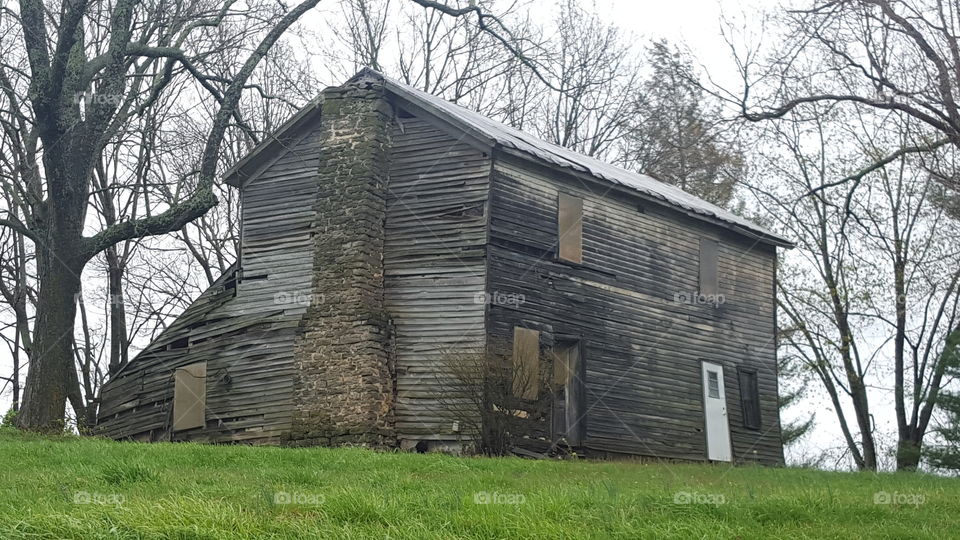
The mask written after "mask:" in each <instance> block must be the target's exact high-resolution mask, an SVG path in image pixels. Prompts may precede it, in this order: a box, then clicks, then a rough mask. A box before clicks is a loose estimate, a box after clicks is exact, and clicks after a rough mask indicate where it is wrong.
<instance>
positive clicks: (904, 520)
mask: <svg viewBox="0 0 960 540" xmlns="http://www.w3.org/2000/svg"><path fill="white" fill-rule="evenodd" d="M278 493H279V494H280V495H278ZM494 493H495V494H496V495H494ZM878 493H879V495H878ZM284 494H286V495H284ZM477 494H480V495H477ZM484 494H486V495H484ZM884 494H886V497H887V498H888V499H890V500H892V501H893V503H891V504H876V503H875V499H877V498H880V499H883V497H884ZM278 497H279V498H280V499H281V500H279V501H278V500H277V498H278ZM284 497H286V499H287V500H290V499H292V500H293V503H291V504H285V503H284V502H285V501H284V500H282V499H284ZM478 497H479V498H481V499H482V498H483V497H487V498H488V499H493V502H491V503H489V504H477V502H476V501H475V500H476V499H477V498H478ZM685 499H689V500H691V501H692V502H690V503H688V504H680V503H683V502H684V500H685ZM958 531H960V480H956V479H949V478H938V477H932V476H924V475H908V474H879V475H878V474H845V473H829V472H822V471H811V470H801V469H773V468H754V467H736V468H731V467H727V466H709V465H677V464H641V463H633V462H605V463H604V462H585V461H563V462H559V461H529V460H521V459H513V458H510V459H489V458H455V457H449V456H444V455H436V454H433V455H417V454H408V453H382V452H373V451H368V450H362V449H324V448H314V449H283V448H257V447H246V446H205V445H196V444H166V443H164V444H135V443H116V442H111V441H105V440H100V439H88V438H78V437H57V438H52V437H40V436H35V435H25V434H20V433H15V432H12V431H10V430H8V429H2V430H0V538H4V539H6V538H234V537H243V538H510V539H513V538H664V537H675V538H717V537H726V538H762V537H769V538H797V537H815V538H844V539H848V538H865V537H866V538H869V537H875V538H924V537H926V538H947V537H956V535H957V534H960V533H958Z"/></svg>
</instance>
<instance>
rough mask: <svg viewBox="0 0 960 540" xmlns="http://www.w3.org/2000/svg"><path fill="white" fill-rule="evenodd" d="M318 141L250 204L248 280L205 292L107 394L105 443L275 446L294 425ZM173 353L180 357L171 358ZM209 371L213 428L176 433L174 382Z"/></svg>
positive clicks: (246, 213) (286, 158) (263, 177)
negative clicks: (196, 369) (189, 371)
mask: <svg viewBox="0 0 960 540" xmlns="http://www.w3.org/2000/svg"><path fill="white" fill-rule="evenodd" d="M317 143H318V139H317V136H316V133H315V132H308V133H306V134H305V135H304V136H303V137H301V138H299V139H298V140H297V141H296V142H295V143H293V144H291V145H290V147H289V148H288V149H287V150H285V151H282V152H276V153H275V155H274V156H264V159H265V160H267V161H265V162H264V168H263V170H262V172H261V173H259V174H258V175H257V176H256V177H255V178H254V179H252V180H251V181H250V183H249V184H248V185H247V186H246V187H245V189H244V191H243V194H242V197H243V199H242V204H243V206H242V210H243V215H242V220H243V230H242V257H241V264H242V268H243V271H242V279H241V280H240V281H239V283H238V284H237V286H236V288H235V289H234V287H233V286H232V285H230V284H231V283H233V281H234V278H235V272H234V271H231V272H230V273H228V275H225V276H224V277H222V278H221V279H220V280H219V281H218V283H217V284H216V285H214V286H213V287H211V288H210V289H209V290H207V291H206V292H204V293H203V294H202V295H201V296H200V298H198V300H197V301H195V302H194V303H193V304H192V305H191V306H190V307H189V308H188V309H187V310H186V311H185V312H184V313H183V314H182V315H181V316H180V317H178V318H177V320H176V321H175V322H174V323H173V324H172V325H171V326H170V328H168V329H167V330H166V331H164V332H163V334H162V335H161V336H160V337H159V338H158V339H157V340H155V341H154V342H153V343H151V345H150V346H149V347H148V348H147V349H145V350H144V351H142V352H141V353H140V354H139V355H137V357H136V358H134V359H133V360H132V361H131V363H130V364H129V365H128V366H127V367H126V368H124V369H123V370H121V371H120V373H119V374H118V375H117V376H115V377H113V378H112V379H111V380H110V381H109V382H108V383H107V384H106V385H105V386H104V389H103V394H102V399H103V401H102V404H101V406H100V411H99V418H98V425H99V429H100V431H101V433H102V434H104V435H105V436H108V437H114V438H136V439H141V440H166V439H175V440H181V439H185V440H201V441H210V442H229V441H245V442H255V443H276V442H279V439H280V435H281V434H282V433H283V432H285V431H286V430H288V429H289V425H290V414H291V406H290V391H291V384H292V379H293V377H292V372H291V363H292V355H293V336H294V331H295V330H296V327H297V322H298V320H299V318H300V315H301V314H302V313H303V312H304V310H305V309H306V305H307V303H308V302H309V301H310V272H311V268H312V264H313V258H312V252H311V242H310V234H311V233H310V226H311V223H312V220H313V210H312V207H313V200H314V197H315V194H316V175H317V163H318V159H319V148H318V144H317ZM171 347H173V348H171ZM203 361H206V362H207V381H206V390H207V399H206V406H207V407H206V408H207V412H206V427H205V428H197V429H193V430H186V431H179V432H175V433H174V432H171V429H170V426H171V421H172V410H171V409H172V398H173V373H174V370H175V369H176V368H177V367H180V366H184V365H188V364H192V363H194V362H203Z"/></svg>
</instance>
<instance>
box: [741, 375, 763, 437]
mask: <svg viewBox="0 0 960 540" xmlns="http://www.w3.org/2000/svg"><path fill="white" fill-rule="evenodd" d="M737 374H738V376H739V378H740V405H741V407H742V408H743V426H744V427H746V428H749V429H760V389H759V387H758V385H757V372H756V371H755V370H752V369H743V368H741V369H739V370H737Z"/></svg>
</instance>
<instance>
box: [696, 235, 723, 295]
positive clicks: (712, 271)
mask: <svg viewBox="0 0 960 540" xmlns="http://www.w3.org/2000/svg"><path fill="white" fill-rule="evenodd" d="M717 251H718V244H717V241H716V240H713V239H711V238H701V239H700V291H699V293H700V296H716V295H717V294H718V293H719V292H720V283H719V272H718V271H717Z"/></svg>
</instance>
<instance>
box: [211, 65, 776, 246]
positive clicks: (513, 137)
mask: <svg viewBox="0 0 960 540" xmlns="http://www.w3.org/2000/svg"><path fill="white" fill-rule="evenodd" d="M370 79H373V80H377V81H382V83H383V85H384V88H385V89H386V91H387V92H389V93H392V94H394V95H396V96H398V97H400V98H402V99H403V100H405V101H408V102H409V103H411V104H413V105H415V106H417V107H419V108H421V109H423V110H424V111H426V112H427V113H429V114H432V115H434V116H436V117H437V118H439V119H440V120H445V121H447V122H448V123H450V124H452V125H453V126H454V127H457V128H459V129H462V130H464V131H466V132H468V133H471V134H472V135H474V136H477V137H478V138H480V139H481V140H482V139H486V140H487V142H489V143H491V144H492V145H496V146H499V147H502V148H503V149H505V150H507V151H508V152H510V153H512V154H517V155H520V156H521V157H529V158H532V159H534V160H537V161H540V162H544V163H547V164H549V165H553V166H556V167H560V168H564V169H569V170H571V171H574V172H578V173H582V174H586V175H589V176H592V177H594V178H597V179H600V180H604V181H607V182H611V183H613V184H615V185H618V186H621V187H625V188H629V189H631V190H634V191H637V192H639V193H641V194H643V195H645V196H646V198H649V199H653V200H656V201H660V202H662V203H664V204H666V205H668V206H673V207H676V208H678V209H681V210H683V211H686V212H687V213H689V214H692V215H694V216H700V217H703V218H706V219H708V220H710V221H719V222H721V224H725V225H727V226H728V227H729V228H731V229H734V230H738V231H739V232H741V233H746V234H748V235H751V236H756V237H759V239H760V240H763V241H765V242H768V243H772V244H776V245H780V246H786V247H792V246H793V242H791V241H790V240H787V239H786V238H783V237H781V236H779V235H777V234H775V233H773V232H771V231H769V230H767V229H765V228H763V227H761V226H759V225H757V224H756V223H753V222H752V221H750V220H748V219H745V218H743V217H741V216H738V215H737V214H734V213H733V212H730V211H729V210H725V209H723V208H721V207H719V206H717V205H715V204H712V203H709V202H707V201H704V200H703V199H700V198H699V197H696V196H694V195H691V194H689V193H687V192H685V191H683V190H682V189H680V188H678V187H675V186H672V185H670V184H666V183H664V182H661V181H659V180H657V179H655V178H653V177H650V176H647V175H645V174H640V173H636V172H632V171H628V170H626V169H624V168H621V167H617V166H615V165H611V164H609V163H605V162H603V161H600V160H598V159H595V158H592V157H589V156H585V155H583V154H580V153H578V152H574V151H573V150H570V149H569V148H564V147H562V146H558V145H555V144H552V143H549V142H546V141H544V140H542V139H539V138H537V137H535V136H534V135H531V134H529V133H526V132H524V131H521V130H519V129H515V128H512V127H510V126H508V125H506V124H503V123H500V122H497V121H496V120H492V119H490V118H487V117H486V116H483V115H482V114H480V113H478V112H475V111H472V110H470V109H466V108H464V107H461V106H460V105H457V104H455V103H451V102H449V101H446V100H445V99H443V98H441V97H438V96H434V95H431V94H428V93H426V92H424V91H422V90H418V89H416V88H414V87H412V86H409V85H407V84H404V83H401V82H399V81H396V80H393V79H391V78H389V77H387V76H385V75H383V74H382V73H379V72H377V71H374V70H372V69H369V68H364V69H363V70H361V71H360V72H359V73H357V74H356V75H354V76H353V77H351V78H350V80H349V81H347V83H345V84H351V83H356V82H359V81H362V80H370ZM305 109H312V110H319V107H317V106H316V104H312V105H309V106H307V107H306V108H305ZM302 113H303V111H301V112H300V113H298V114H297V115H295V117H294V118H295V119H296V120H300V121H302V120H303V115H302ZM291 123H293V122H288V124H291ZM282 131H283V129H281V130H279V131H278V134H277V135H276V136H275V137H273V138H272V140H273V139H278V138H280V133H281V132H282ZM261 146H263V145H261ZM260 150H261V148H257V149H255V150H254V152H251V154H254V153H260V152H259V151H260ZM237 169H238V167H234V168H233V169H231V171H229V172H228V173H227V175H226V176H231V175H233V174H235V173H236V172H237ZM229 183H232V184H234V185H237V181H236V180H235V179H234V181H233V182H229Z"/></svg>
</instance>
